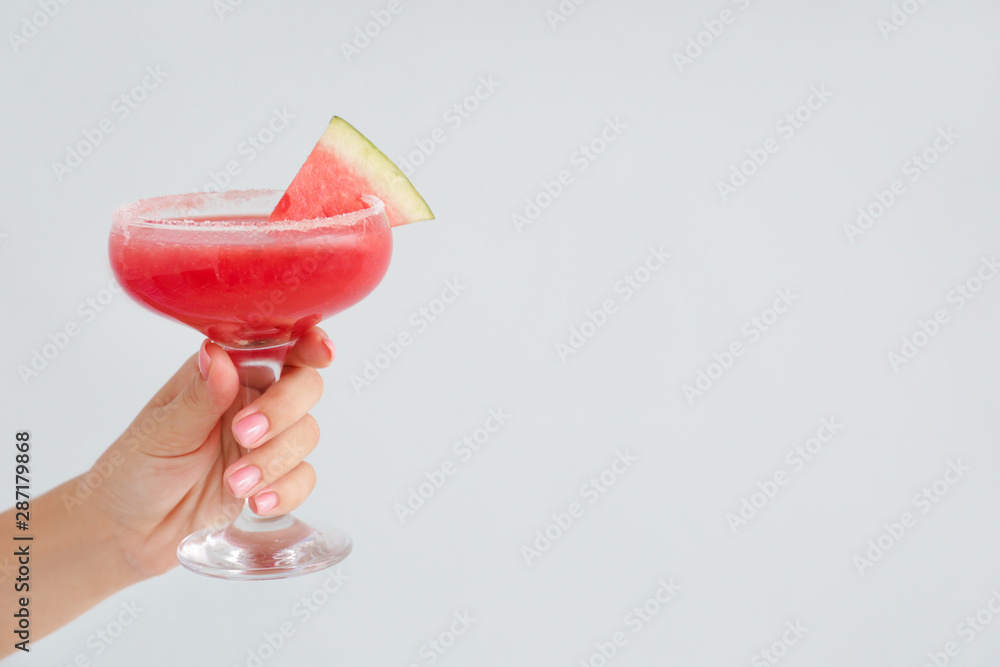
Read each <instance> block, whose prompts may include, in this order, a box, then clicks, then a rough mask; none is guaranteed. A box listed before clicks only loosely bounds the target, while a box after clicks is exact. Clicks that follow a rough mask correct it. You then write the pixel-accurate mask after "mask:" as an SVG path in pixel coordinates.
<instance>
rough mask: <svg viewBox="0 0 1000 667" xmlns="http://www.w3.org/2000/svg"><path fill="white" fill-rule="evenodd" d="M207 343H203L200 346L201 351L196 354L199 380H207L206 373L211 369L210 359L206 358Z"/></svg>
mask: <svg viewBox="0 0 1000 667" xmlns="http://www.w3.org/2000/svg"><path fill="white" fill-rule="evenodd" d="M207 346H208V341H207V340H206V341H203V342H202V344H201V350H200V351H199V352H198V371H199V372H200V373H201V379H202V380H207V379H208V372H209V371H210V370H211V369H212V358H211V357H210V356H208V350H207V349H206V347H207Z"/></svg>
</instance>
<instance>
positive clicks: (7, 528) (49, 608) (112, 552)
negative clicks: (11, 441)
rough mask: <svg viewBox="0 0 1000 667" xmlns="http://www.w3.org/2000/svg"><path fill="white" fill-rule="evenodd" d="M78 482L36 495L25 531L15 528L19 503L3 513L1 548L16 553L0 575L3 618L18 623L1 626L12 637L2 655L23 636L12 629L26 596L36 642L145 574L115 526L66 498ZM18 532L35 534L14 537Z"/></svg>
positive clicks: (3, 633) (2, 647) (0, 649)
mask: <svg viewBox="0 0 1000 667" xmlns="http://www.w3.org/2000/svg"><path fill="white" fill-rule="evenodd" d="M76 485H77V480H76V479H71V480H69V481H68V482H65V483H64V484H61V485H60V486H58V487H56V488H54V489H52V490H51V491H49V492H48V493H45V494H44V495H41V496H38V497H37V498H34V499H32V500H31V510H30V511H31V516H30V522H29V526H30V528H29V530H28V531H26V532H21V531H17V530H16V528H15V509H11V510H9V511H7V512H4V513H3V514H0V535H3V536H4V538H5V539H4V541H5V542H6V545H5V546H4V547H3V549H4V551H6V552H7V553H11V554H12V557H11V559H10V561H9V563H10V567H9V568H7V570H6V576H0V586H2V587H3V589H4V591H3V595H0V618H3V619H6V621H4V623H7V624H11V623H12V624H13V626H15V627H0V636H4V637H7V638H9V639H8V640H6V641H4V642H3V644H2V645H0V658H2V657H4V656H6V655H9V654H11V653H13V652H15V651H16V650H17V649H16V648H15V643H16V642H19V641H21V640H20V639H19V638H17V635H14V634H13V633H11V630H12V629H16V625H17V623H18V621H19V619H18V618H16V617H15V614H17V613H19V610H20V609H21V608H22V604H21V603H22V602H23V601H25V600H26V601H27V603H28V604H27V608H28V614H29V616H28V619H29V621H28V622H29V632H30V641H31V642H35V641H37V640H38V639H41V638H42V637H43V636H45V635H47V634H49V633H50V632H52V631H53V630H56V629H58V628H60V627H61V626H63V625H65V624H66V623H68V622H69V621H71V620H73V619H74V618H76V617H77V616H79V615H80V614H82V613H83V612H85V611H86V610H88V609H90V608H91V607H93V606H94V605H95V604H97V603H98V602H100V601H101V600H103V599H104V598H106V597H108V596H109V595H112V594H114V593H116V592H117V591H119V590H121V589H123V588H125V587H127V586H130V585H132V584H133V583H137V582H138V581H139V580H140V579H141V578H142V577H141V576H139V575H138V574H137V573H136V572H135V571H134V569H133V568H132V567H131V566H130V565H129V564H128V562H127V561H126V559H125V558H124V556H123V554H122V551H121V548H120V546H119V542H118V540H117V539H116V534H115V532H116V531H115V526H113V525H112V524H111V523H110V522H109V521H108V520H107V519H106V518H105V517H103V516H99V515H97V514H95V513H94V512H90V511H88V508H87V506H86V505H84V506H82V507H81V506H79V505H75V506H74V505H67V503H65V502H64V499H65V498H67V497H71V496H72V494H73V493H74V491H75V490H76ZM15 532H16V533H18V534H17V537H27V536H30V537H31V538H32V539H31V540H16V541H15V540H14V539H12V538H13V537H14V535H13V533H15ZM4 558H6V556H5V557H4ZM22 566H26V569H27V571H26V572H25V570H24V569H21V568H22ZM21 613H23V612H21ZM30 646H31V644H30V643H29V644H28V647H29V648H30Z"/></svg>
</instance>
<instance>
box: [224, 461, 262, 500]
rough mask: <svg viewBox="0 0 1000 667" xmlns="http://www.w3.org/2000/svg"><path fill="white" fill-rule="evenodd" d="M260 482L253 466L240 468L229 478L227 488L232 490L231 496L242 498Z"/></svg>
mask: <svg viewBox="0 0 1000 667" xmlns="http://www.w3.org/2000/svg"><path fill="white" fill-rule="evenodd" d="M259 481H260V471H259V470H257V468H255V467H254V466H247V467H245V468H240V469H239V470H237V471H236V472H234V473H233V474H232V475H230V476H229V488H230V489H232V490H233V495H234V496H236V497H237V498H242V497H243V496H245V495H246V494H247V492H248V491H250V489H252V488H253V487H255V486H257V482H259Z"/></svg>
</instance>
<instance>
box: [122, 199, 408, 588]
mask: <svg viewBox="0 0 1000 667" xmlns="http://www.w3.org/2000/svg"><path fill="white" fill-rule="evenodd" d="M281 196H282V191H280V190H244V191H229V192H221V193H195V194H187V195H177V196H167V197H156V198H153V199H146V200H142V201H138V202H135V203H133V204H128V205H125V206H122V207H121V208H119V209H118V210H116V211H115V212H114V213H113V214H112V223H113V224H112V229H111V237H110V242H109V251H110V258H111V267H112V269H113V271H114V273H115V276H116V277H117V279H118V281H119V282H120V283H121V285H122V287H123V288H124V290H125V291H126V292H127V293H128V294H129V295H130V296H131V297H132V298H133V299H135V300H136V301H138V302H139V303H141V304H142V305H144V306H146V307H148V308H150V309H151V310H153V311H155V312H157V313H159V314H161V315H165V316H166V317H169V318H171V319H174V320H177V321H178V322H181V323H183V324H187V325H188V326H191V327H194V328H195V329H197V330H198V331H200V332H201V333H203V334H204V335H205V336H207V337H208V338H210V339H211V340H212V341H213V342H214V343H216V344H218V345H219V346H220V347H222V348H223V349H225V350H226V351H227V353H228V354H229V356H230V358H231V359H232V360H233V363H234V364H235V365H236V368H237V370H238V372H239V377H240V383H241V384H242V385H243V388H244V389H243V391H242V401H243V405H246V404H248V403H249V402H250V401H252V400H253V399H254V398H255V397H257V396H259V395H260V394H261V393H262V392H264V391H265V390H266V389H267V388H268V387H269V386H271V385H272V384H274V383H275V382H276V381H277V380H278V377H279V376H280V374H281V368H282V365H283V363H284V359H285V355H286V353H287V352H288V350H289V349H290V348H291V346H292V345H294V343H295V341H296V340H298V338H299V336H301V335H302V333H303V332H304V331H306V330H307V329H309V328H310V327H312V326H314V325H315V324H317V323H318V322H319V321H320V320H322V319H325V318H327V317H329V316H331V315H333V314H335V313H338V312H340V311H342V310H344V309H345V308H347V307H349V306H351V305H353V304H355V303H357V302H358V301H360V300H361V299H363V298H364V297H365V296H367V295H368V294H369V293H370V292H371V291H372V290H373V289H375V286H376V285H378V283H379V281H381V280H382V277H383V276H384V275H385V272H386V270H387V269H388V267H389V258H390V256H391V254H392V233H391V231H390V227H389V221H388V218H387V217H386V213H385V205H384V204H383V202H382V201H381V200H380V199H378V198H377V197H374V196H370V195H364V196H363V197H362V200H363V201H364V204H365V205H366V208H363V209H361V210H358V211H355V212H351V213H345V214H343V215H338V216H335V217H330V218H322V219H317V220H299V221H277V222H268V220H267V218H268V215H269V214H270V212H271V211H272V209H273V208H274V205H275V204H276V203H277V202H278V200H279V199H280V198H281ZM350 552H351V540H350V538H349V537H348V536H347V535H345V534H344V533H342V532H340V531H337V530H332V529H330V530H325V531H321V530H317V529H315V528H312V527H310V526H308V525H306V524H304V523H303V522H301V521H299V520H298V519H296V518H294V517H293V516H291V515H290V514H286V515H284V516H279V517H261V516H258V515H257V514H255V513H254V512H253V511H252V510H251V509H250V506H249V501H246V502H244V506H243V510H242V512H241V513H240V514H239V516H237V517H236V519H235V520H234V521H233V522H232V523H230V524H229V525H227V526H222V527H219V526H209V527H208V528H205V529H203V530H201V531H198V532H196V533H193V534H191V535H189V536H188V537H187V538H185V539H184V540H183V541H182V542H181V544H180V546H178V548H177V557H178V560H179V561H180V562H181V564H182V565H184V566H185V567H187V568H188V569H190V570H193V571H195V572H198V573H201V574H205V575H209V576H214V577H220V578H224V579H277V578H282V577H289V576H295V575H299V574H305V573H307V572H313V571H316V570H321V569H323V568H325V567H329V566H331V565H333V564H335V563H338V562H340V561H341V560H343V559H344V558H346V557H347V555H348V554H349V553H350Z"/></svg>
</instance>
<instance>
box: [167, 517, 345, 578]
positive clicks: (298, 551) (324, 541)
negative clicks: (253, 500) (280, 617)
mask: <svg viewBox="0 0 1000 667" xmlns="http://www.w3.org/2000/svg"><path fill="white" fill-rule="evenodd" d="M352 546H353V545H352V544H351V538H350V537H348V536H347V535H346V534H345V533H343V532H341V531H339V530H325V531H320V530H317V529H315V528H312V527H311V526H308V525H306V524H304V523H302V522H301V521H299V520H298V519H296V518H295V517H293V516H292V515H291V514H286V515H285V516H278V517H260V516H257V515H256V514H254V513H253V512H252V511H251V510H250V508H249V507H248V506H246V505H244V506H243V511H242V512H241V513H240V515H239V516H238V517H236V520H235V521H233V522H232V523H231V524H229V525H227V526H223V527H221V528H217V527H212V528H205V529H204V530H199V531H198V532H196V533H192V534H190V535H188V536H187V537H186V538H184V540H183V541H182V542H181V543H180V545H179V546H178V547H177V560H179V561H180V562H181V565H183V566H184V567H186V568H187V569H189V570H191V571H192V572H197V573H198V574H204V575H206V576H209V577H216V578H219V579H234V580H258V579H284V578H286V577H297V576H299V575H302V574H308V573H310V572H316V571H318V570H322V569H324V568H327V567H330V566H331V565H336V564H337V563H339V562H340V561H342V560H344V559H345V558H347V556H348V555H350V553H351V548H352Z"/></svg>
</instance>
